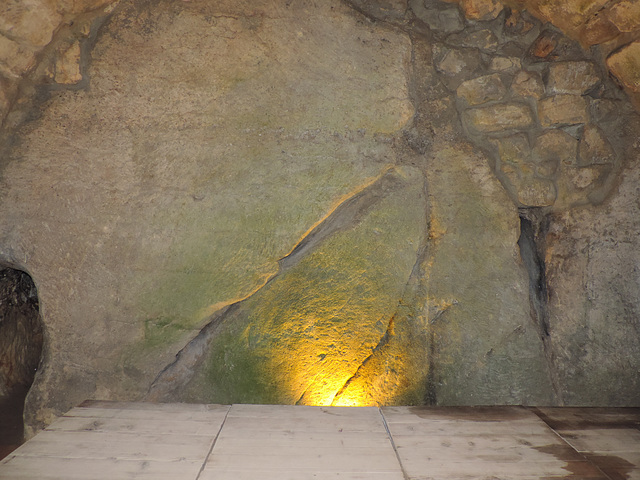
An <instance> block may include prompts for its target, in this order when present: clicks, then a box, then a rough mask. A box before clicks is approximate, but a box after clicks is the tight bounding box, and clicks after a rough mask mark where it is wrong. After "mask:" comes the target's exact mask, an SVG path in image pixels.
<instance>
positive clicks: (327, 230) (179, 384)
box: [145, 168, 405, 402]
mask: <svg viewBox="0 0 640 480" xmlns="http://www.w3.org/2000/svg"><path fill="white" fill-rule="evenodd" d="M403 185H405V180H404V179H403V178H402V176H401V175H400V174H399V173H398V172H397V171H396V170H395V169H393V168H391V169H389V170H387V171H386V172H385V173H384V174H382V175H381V176H380V177H379V178H378V179H376V180H375V181H373V182H372V183H370V184H369V185H367V186H366V187H364V188H363V189H361V190H360V191H358V192H356V193H354V194H353V195H352V196H350V197H349V198H347V199H346V200H344V201H343V202H342V203H341V204H339V205H338V206H337V207H336V208H335V209H334V210H333V211H332V212H330V213H329V214H328V215H327V216H326V217H325V218H324V219H323V220H322V221H320V222H319V223H318V224H317V225H316V226H315V227H313V228H312V229H311V230H310V231H309V233H308V234H307V235H305V236H304V238H302V240H300V241H299V242H298V243H297V244H296V246H295V247H294V248H293V249H292V250H291V252H290V253H289V254H288V255H286V256H285V257H283V258H281V259H280V260H279V261H278V267H279V269H278V272H277V273H276V274H275V275H273V276H272V277H271V278H270V279H269V280H267V281H266V282H265V283H264V284H263V285H262V286H261V287H260V288H258V289H257V290H256V291H255V292H253V293H252V294H251V295H249V296H248V297H246V298H244V299H242V300H240V301H238V302H235V303H233V304H231V305H228V306H226V307H224V308H222V309H220V310H218V311H217V312H216V313H214V314H213V315H212V316H211V317H210V318H209V320H208V321H207V323H206V325H205V326H204V327H203V328H202V329H201V330H200V332H199V333H198V335H196V336H195V337H194V338H193V339H192V340H191V341H190V342H189V343H188V344H187V345H186V346H185V347H184V348H182V349H181V350H180V351H179V352H178V353H177V355H176V358H175V360H174V361H173V362H171V363H170V364H169V365H167V366H166V367H165V368H164V369H163V370H162V371H161V372H160V373H159V374H158V376H157V377H156V378H155V380H154V381H153V382H152V383H151V386H150V387H149V390H148V391H147V394H146V395H145V400H147V401H154V402H159V401H168V400H171V399H172V396H173V395H174V394H176V393H178V392H179V390H180V389H182V388H184V387H185V386H186V385H187V383H188V382H189V381H190V380H191V378H192V377H193V375H194V374H195V372H196V369H197V368H198V367H199V365H201V363H202V361H203V360H204V358H205V356H206V355H207V352H208V349H209V346H210V345H211V342H212V341H213V339H214V337H215V336H216V334H217V332H218V331H219V330H220V328H221V327H222V325H223V324H224V323H225V322H226V321H227V320H228V319H229V318H231V317H232V315H233V313H234V312H237V311H238V310H240V308H241V306H242V305H243V303H244V302H246V301H247V300H249V299H250V298H251V297H252V296H253V295H256V294H258V293H259V292H260V291H261V290H262V289H263V288H265V287H266V286H267V285H269V284H270V283H271V282H272V281H274V280H275V279H276V278H277V277H279V276H280V275H282V274H283V273H285V272H286V271H287V270H289V269H290V268H292V267H294V266H295V265H297V264H298V263H299V262H300V261H301V260H302V259H303V258H304V257H305V256H306V255H308V254H309V253H310V252H312V251H313V250H315V249H316V248H317V247H318V246H319V245H320V244H321V243H322V242H324V241H325V240H326V239H328V238H329V237H331V236H332V235H335V234H336V233H338V232H341V231H345V230H348V229H350V228H354V227H355V226H357V225H358V224H359V223H360V221H361V220H362V219H363V218H364V217H365V216H366V215H367V214H368V213H369V212H370V211H371V209H372V208H373V207H374V206H375V205H376V204H377V203H378V202H379V201H380V200H382V199H383V198H384V197H386V196H387V195H388V194H389V193H391V192H393V191H395V190H397V189H398V188H401V187H402V186H403Z"/></svg>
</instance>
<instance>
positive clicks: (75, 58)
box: [55, 42, 82, 85]
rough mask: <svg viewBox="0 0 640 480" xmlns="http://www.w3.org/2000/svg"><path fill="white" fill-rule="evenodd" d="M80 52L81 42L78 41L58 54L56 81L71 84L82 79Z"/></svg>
mask: <svg viewBox="0 0 640 480" xmlns="http://www.w3.org/2000/svg"><path fill="white" fill-rule="evenodd" d="M80 54H81V53H80V43H78V42H75V43H74V44H72V45H71V46H70V47H69V48H67V49H66V50H64V51H62V52H60V53H59V54H58V58H57V60H56V67H55V68H56V73H55V81H56V83H60V84H66V85H71V84H75V83H78V82H79V81H81V80H82V73H81V72H80Z"/></svg>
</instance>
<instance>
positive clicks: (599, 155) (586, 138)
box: [578, 124, 616, 165]
mask: <svg viewBox="0 0 640 480" xmlns="http://www.w3.org/2000/svg"><path fill="white" fill-rule="evenodd" d="M578 151H579V155H580V156H579V164H580V165H601V164H607V163H613V162H614V160H615V158H616V154H615V152H614V150H613V147H612V146H611V143H610V142H609V140H607V137H606V136H605V134H604V132H603V131H602V130H601V129H600V127H598V126H597V125H592V124H590V125H586V126H585V127H584V131H583V132H582V137H581V138H580V147H579V150H578Z"/></svg>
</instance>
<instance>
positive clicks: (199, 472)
mask: <svg viewBox="0 0 640 480" xmlns="http://www.w3.org/2000/svg"><path fill="white" fill-rule="evenodd" d="M232 408H233V405H229V408H228V409H227V413H225V415H224V419H223V420H222V423H221V424H220V428H219V429H218V433H216V436H215V438H214V439H213V442H211V448H209V451H208V452H207V454H206V455H205V457H204V461H203V462H202V466H201V467H200V470H199V471H198V474H197V475H196V478H195V479H194V480H198V479H199V478H200V475H202V472H203V471H204V467H206V466H207V462H208V461H209V457H210V456H211V453H212V452H213V448H214V447H215V446H216V442H217V441H218V438H219V437H220V434H221V433H222V428H223V427H224V424H225V423H226V422H227V417H228V416H229V412H230V411H231V409H232Z"/></svg>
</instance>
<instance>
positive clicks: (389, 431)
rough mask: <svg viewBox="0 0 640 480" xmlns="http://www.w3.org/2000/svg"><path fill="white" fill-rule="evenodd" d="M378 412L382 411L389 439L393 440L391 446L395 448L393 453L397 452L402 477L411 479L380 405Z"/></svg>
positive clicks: (405, 479) (406, 479)
mask: <svg viewBox="0 0 640 480" xmlns="http://www.w3.org/2000/svg"><path fill="white" fill-rule="evenodd" d="M378 413H380V417H381V418H382V424H383V425H384V429H385V430H386V431H387V436H388V437H389V441H390V442H391V447H392V448H393V453H395V454H396V458H397V459H398V465H400V471H401V472H402V477H403V478H404V480H411V479H410V477H409V475H407V472H406V471H405V469H404V465H403V464H402V460H401V459H400V454H399V453H398V448H397V447H396V442H395V441H394V440H393V435H391V430H389V425H387V419H386V418H385V416H384V413H382V409H381V408H380V407H378Z"/></svg>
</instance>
